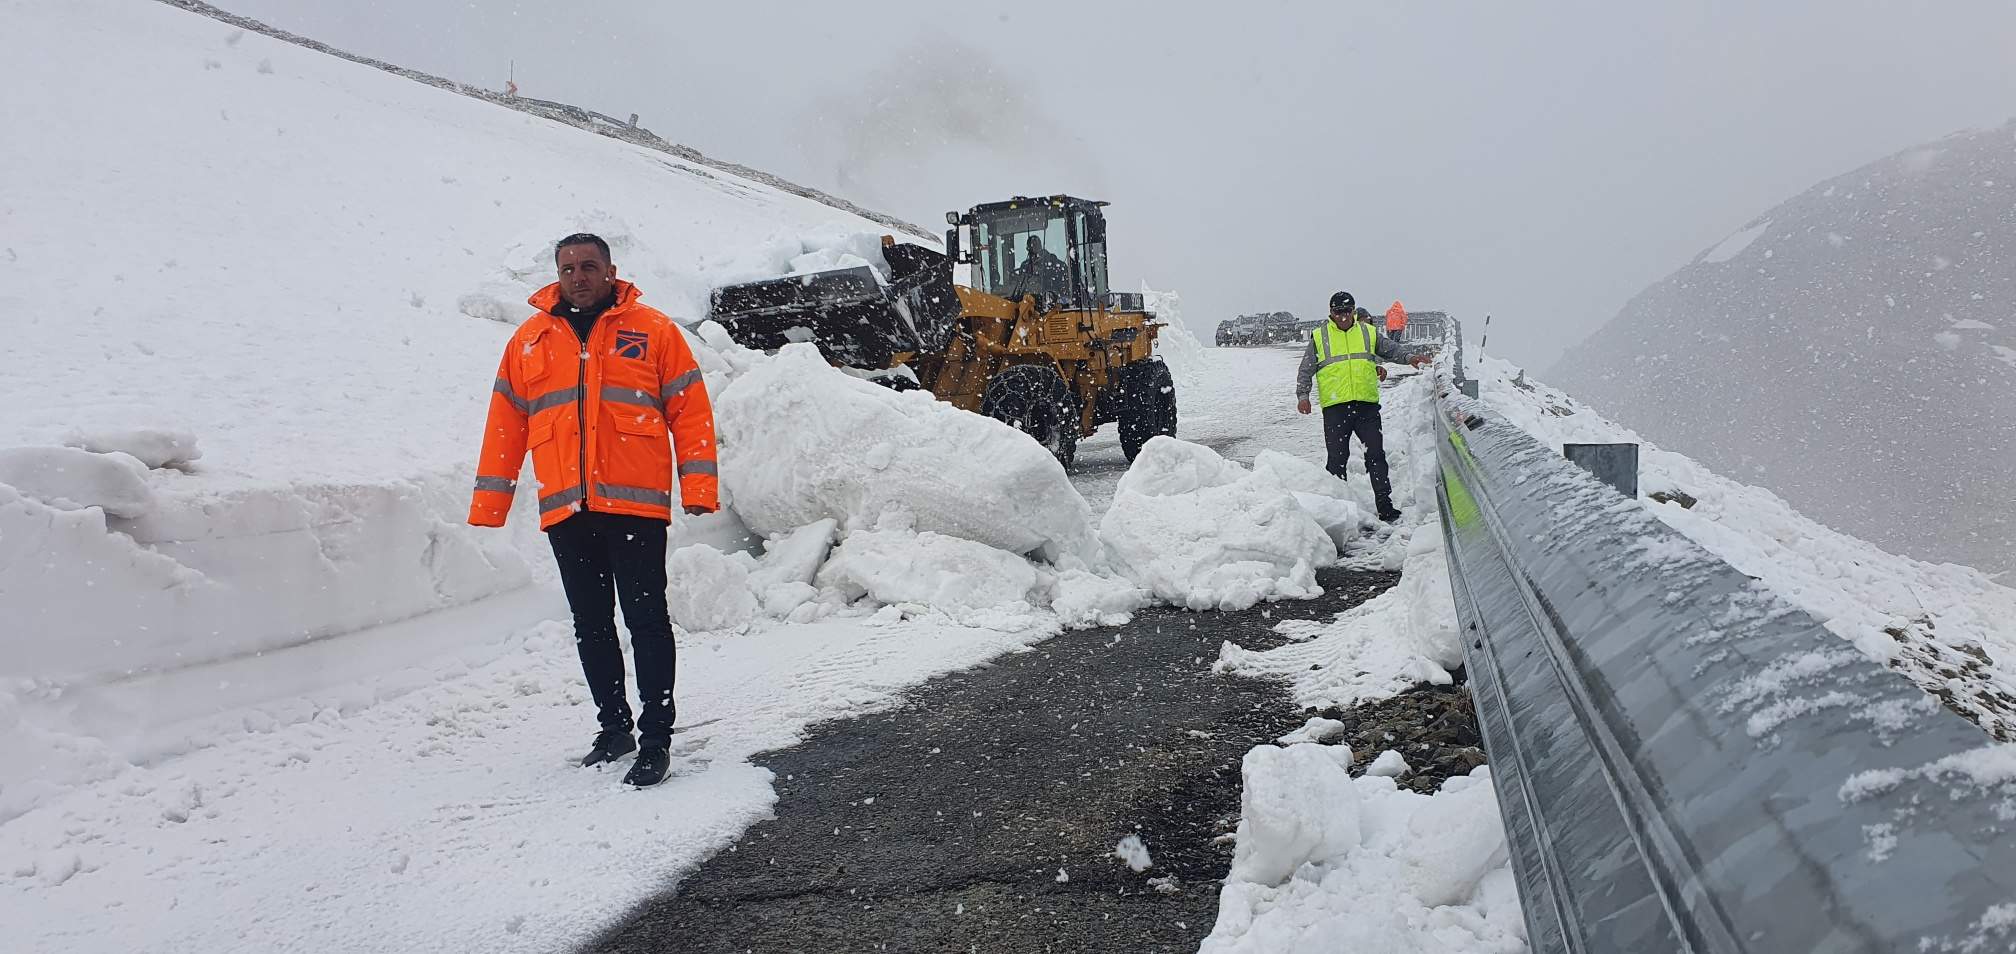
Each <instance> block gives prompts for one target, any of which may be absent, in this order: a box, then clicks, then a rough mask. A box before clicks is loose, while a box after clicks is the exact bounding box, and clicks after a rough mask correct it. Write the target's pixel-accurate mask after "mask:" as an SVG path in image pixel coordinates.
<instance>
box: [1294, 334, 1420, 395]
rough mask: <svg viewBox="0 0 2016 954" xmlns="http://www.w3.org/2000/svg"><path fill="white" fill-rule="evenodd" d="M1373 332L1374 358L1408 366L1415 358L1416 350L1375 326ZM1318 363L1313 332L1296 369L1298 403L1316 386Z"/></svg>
mask: <svg viewBox="0 0 2016 954" xmlns="http://www.w3.org/2000/svg"><path fill="white" fill-rule="evenodd" d="M1352 330H1353V331H1356V330H1357V329H1356V328H1353V329H1352ZM1372 331H1373V339H1372V354H1373V355H1374V356H1376V357H1379V358H1382V359H1384V360H1385V361H1386V362H1387V363H1389V364H1406V363H1407V359H1409V358H1411V357H1413V356H1414V353H1415V352H1414V349H1412V348H1403V347H1401V346H1399V345H1397V344H1394V343H1393V341H1392V339H1389V338H1387V337H1386V335H1385V334H1384V333H1383V332H1380V331H1379V326H1377V325H1373V326H1372ZM1316 361H1317V358H1316V336H1315V334H1314V333H1313V332H1312V333H1311V334H1310V336H1309V347H1307V348H1304V349H1302V363H1301V364H1300V365H1298V366H1297V367H1296V368H1295V399H1296V400H1298V401H1299V400H1301V399H1303V398H1306V397H1308V396H1309V392H1310V391H1311V390H1313V389H1314V388H1315V386H1316Z"/></svg>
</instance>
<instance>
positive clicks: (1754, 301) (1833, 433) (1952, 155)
mask: <svg viewBox="0 0 2016 954" xmlns="http://www.w3.org/2000/svg"><path fill="white" fill-rule="evenodd" d="M1546 377H1547V379H1548V380H1549V381H1550V382H1553V383H1556V384H1558V385H1560V386H1562V387H1565V388H1566V389H1567V390H1569V391H1570V392H1571V393H1574V394H1575V395H1576V396H1577V397H1579V398H1582V399H1585V400H1587V401H1589V402H1590V403H1592V404H1594V405H1595V406H1596V407H1598V408H1599V409H1601V410H1602V411H1603V412H1604V413H1605V414H1606V415H1608V416H1610V417H1612V418H1614V419H1616V420H1618V421H1620V422H1621V423H1624V424H1627V425H1629V426H1631V427H1632V428H1634V429H1635V430H1637V431H1638V432H1639V433H1640V434H1642V435H1644V436H1645V437H1646V438H1647V439H1649V440H1652V441H1656V442H1658V443H1659V444H1660V445H1661V446H1664V447H1666V448H1667V449H1669V450H1674V451H1679V452H1681V453H1684V454H1687V455H1689V456H1692V457H1694V458H1696V459H1698V460H1700V461H1702V462H1703V463H1705V464H1707V465H1709V466H1711V467H1713V468H1715V469H1716V470H1718V471H1721V472H1723V473H1725V474H1728V475H1729V476H1731V477H1735V478H1738V479H1741V480H1744V481H1747V482H1750V483H1755V484H1760V485H1763V486H1766V487H1769V488H1771V489H1772V490H1773V491H1776V492H1777V493H1778V494H1779V495H1780V496H1782V497H1784V498H1785V499H1786V500H1787V501H1789V502H1790V503H1792V504H1793V505H1794V506H1796V507H1798V508H1799V509H1801V510H1803V511H1805V512H1806V513H1808V514H1810V515H1812V516H1814V517H1816V518H1819V519H1820V520H1822V521H1824V522H1826V523H1827V524H1829V525H1831V526H1834V527H1836V528H1838V529H1841V530H1844V531H1847V532H1849V533H1853V534H1855V535H1857V536H1860V537H1863V538H1864V539H1867V540H1869V541H1871V542H1873V543H1876V544H1878V545H1880V546H1883V547H1884V548H1885V549H1888V550H1891V551H1893V552H1899V553H1904V554H1907V555H1910V556H1914V557H1918V558H1920V559H1926V560H1934V561H1949V562H1954V563H1964V564H1968V565H1971V566H1975V567H1978V568H1980V569H1982V570H1984V571H1987V572H1989V573H2000V572H2006V571H2009V570H2012V569H2016V515H2012V513H2011V506H2010V501H2011V500H2012V498H2016V121H2011V122H2010V123H2006V124H2004V125H2002V126H2000V127H1997V128H1994V129H1987V130H1975V131H1969V132H1962V133H1956V134H1954V135H1951V136H1948V137H1946V138H1944V139H1941V140H1938V141H1935V142H1931V143H1927V144H1924V145H1921V146H1916V147H1913V148H1910V149H1906V150H1904V151H1902V152H1899V153H1897V154H1895V155H1892V156H1889V157H1887V158H1884V159H1880V160H1878V161H1876V162H1873V163H1870V164H1869V165H1866V166H1863V167H1862V168H1860V169H1857V170H1855V171H1853V172H1849V173H1847V174H1844V175H1840V176H1836V177H1834V178H1832V179H1829V180H1827V181H1825V182H1821V183H1820V184H1818V185H1815V186H1814V187H1812V188H1811V189H1808V190H1807V191H1806V192H1803V193H1801V194H1799V195H1797V196H1795V197H1793V198H1791V199H1789V200H1787V201H1786V202H1784V203H1782V204H1780V205H1779V206H1777V207H1776V208H1773V209H1771V210H1770V211H1768V212H1766V213H1764V214H1763V215H1760V216H1758V217H1757V218H1755V219H1753V220H1751V221H1750V222H1749V223H1747V224H1746V225H1745V226H1744V227H1743V228H1742V229H1740V230H1738V231H1737V232H1736V233H1735V234H1733V235H1731V236H1730V237H1729V238H1727V239H1725V240H1724V241H1722V242H1720V243H1717V244H1716V245H1715V246H1713V247H1711V248H1709V249H1707V250H1704V251H1703V252H1701V253H1700V254H1699V255H1697V256H1695V257H1694V259H1693V261H1691V262H1689V263H1688V264H1687V265H1686V266H1684V267H1682V268H1681V269H1680V270H1678V271H1676V272H1674V273H1673V274H1672V275H1669V276H1667V277H1666V278H1665V279H1663V280H1661V281H1659V282H1657V283H1655V284H1653V285H1652V286H1650V287H1648V288H1646V289H1645V290H1644V291H1642V292H1640V293H1639V294H1638V295H1637V296H1636V297H1634V298H1632V299H1631V300H1630V301H1629V302H1628V303H1626V304H1625V306H1624V308H1623V310H1621V311H1620V312H1619V313H1618V314H1617V316H1616V317H1614V318H1612V319H1611V320H1610V321H1609V322H1608V323H1607V324H1605V325H1604V326H1603V327H1602V328H1600V329H1598V330H1597V331H1596V332H1595V333H1594V334H1592V335H1590V337H1589V338H1588V339H1586V340H1584V341H1583V342H1582V343H1580V344H1578V345H1576V346H1574V347H1573V348H1570V349H1569V350H1568V351H1567V352H1566V353H1565V354H1564V355H1563V356H1562V357H1561V358H1560V359H1559V360H1558V361H1557V362H1555V364H1554V365H1553V367H1552V369H1551V370H1550V371H1549V372H1548V373H1547V375H1546Z"/></svg>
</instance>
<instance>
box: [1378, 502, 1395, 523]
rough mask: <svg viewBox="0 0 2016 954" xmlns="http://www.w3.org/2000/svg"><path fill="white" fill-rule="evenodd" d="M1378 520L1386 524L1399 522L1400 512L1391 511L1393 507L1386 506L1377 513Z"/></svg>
mask: <svg viewBox="0 0 2016 954" xmlns="http://www.w3.org/2000/svg"><path fill="white" fill-rule="evenodd" d="M1379 519H1380V520H1382V521H1384V522H1386V523H1397V522H1399V520H1400V511H1398V510H1395V509H1393V506H1392V505H1391V504H1388V505H1386V507H1384V508H1383V509H1381V510H1380V511H1379Z"/></svg>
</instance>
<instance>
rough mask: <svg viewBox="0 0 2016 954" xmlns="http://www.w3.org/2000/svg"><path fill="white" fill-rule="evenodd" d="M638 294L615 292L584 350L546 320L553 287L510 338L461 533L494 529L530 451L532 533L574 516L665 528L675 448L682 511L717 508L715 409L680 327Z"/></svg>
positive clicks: (566, 328) (621, 285) (553, 320)
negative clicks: (591, 514)
mask: <svg viewBox="0 0 2016 954" xmlns="http://www.w3.org/2000/svg"><path fill="white" fill-rule="evenodd" d="M638 294H639V293H638V291H637V286H635V285H632V284H630V283H629V282H625V281H618V282H617V283H616V304H615V305H613V306H611V307H610V309H609V310H608V311H606V312H603V313H602V316H601V317H600V318H599V319H597V320H596V322H595V327H594V329H593V330H592V331H591V332H590V333H589V336H588V341H586V342H585V343H584V342H582V341H581V339H580V337H579V336H578V335H576V334H575V333H574V328H573V327H572V326H571V325H569V324H568V323H567V320H566V319H565V318H561V317H559V316H557V315H554V314H552V313H551V312H552V309H553V306H554V305H555V304H557V303H558V302H559V300H560V286H559V285H557V284H554V285H548V286H546V287H545V288H542V289H540V290H539V292H538V293H537V294H534V295H533V296H532V297H531V298H530V299H528V301H529V302H530V303H531V304H532V306H533V307H535V308H538V309H539V314H537V315H534V316H532V318H530V319H528V320H527V321H526V322H525V323H524V324H523V325H520V326H519V327H518V333H517V334H514V335H512V336H511V341H510V343H508V344H506V345H505V346H504V360H503V362H502V363H501V364H499V365H498V367H497V383H496V386H495V387H494V388H493V389H492V392H491V395H490V420H489V422H488V423H487V424H486V425H485V426H484V429H483V455H482V457H481V458H480V459H479V460H478V461H477V463H476V493H475V497H474V499H473V500H472V501H471V503H470V505H469V522H470V523H472V524H475V525H476V526H479V527H501V526H503V525H504V517H505V515H506V514H507V513H508V512H509V511H510V509H511V498H512V495H513V494H514V493H515V492H516V491H517V489H518V470H519V468H520V467H521V466H522V465H523V464H524V462H525V452H526V450H528V449H529V450H531V452H532V471H533V473H534V474H536V475H537V476H538V478H539V527H540V529H545V528H548V527H551V526H553V525H554V524H556V523H559V522H560V521H562V520H564V519H566V518H567V517H568V516H569V515H571V514H573V513H575V512H576V511H579V510H595V511H599V512H602V513H621V514H630V515H632V516H638V517H656V518H658V519H661V520H670V519H672V479H673V473H674V464H673V458H674V446H675V445H676V447H677V458H678V464H677V473H678V479H679V499H680V501H681V502H682V503H683V504H684V505H686V506H702V507H707V508H709V509H714V508H715V507H716V506H717V505H718V501H719V500H720V491H719V482H718V480H717V478H716V469H715V463H714V409H713V407H712V405H710V404H709V403H708V401H707V386H706V385H705V384H703V383H701V380H700V367H699V365H697V364H695V363H694V361H693V352H692V350H691V349H689V348H687V347H686V339H685V336H684V334H683V333H682V332H681V331H680V330H679V326H678V325H676V324H674V323H673V322H672V319H670V318H667V317H665V315H664V314H662V313H660V312H659V311H658V310H657V309H655V308H652V307H651V306H649V305H645V304H641V303H639V302H638V301H637V297H638ZM668 433H669V436H670V438H671V439H670V440H669V441H668V440H667V436H668Z"/></svg>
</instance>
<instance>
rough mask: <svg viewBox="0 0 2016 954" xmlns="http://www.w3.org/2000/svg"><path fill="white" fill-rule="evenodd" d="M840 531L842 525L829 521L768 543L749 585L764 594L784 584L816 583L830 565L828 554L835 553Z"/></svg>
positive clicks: (806, 526) (795, 531) (783, 534)
mask: <svg viewBox="0 0 2016 954" xmlns="http://www.w3.org/2000/svg"><path fill="white" fill-rule="evenodd" d="M838 530H839V523H838V522H837V521H835V520H833V519H831V518H828V519H825V520H815V521H813V522H812V523H809V524H806V525H805V526H802V527H799V528H798V529H796V530H792V531H790V532H788V533H782V534H778V535H777V536H774V537H771V538H770V539H769V540H766V541H764V543H763V558H762V560H760V561H758V566H757V568H756V570H755V571H754V572H751V573H750V574H749V585H750V586H752V587H754V588H756V590H757V591H759V592H760V591H762V590H763V589H764V588H766V587H771V586H776V585H779V584H783V583H810V582H812V581H813V579H814V578H816V577H817V576H818V575H819V567H820V565H821V564H823V563H825V562H826V554H828V553H830V552H832V550H833V536H834V534H835V532H837V531H838Z"/></svg>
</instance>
